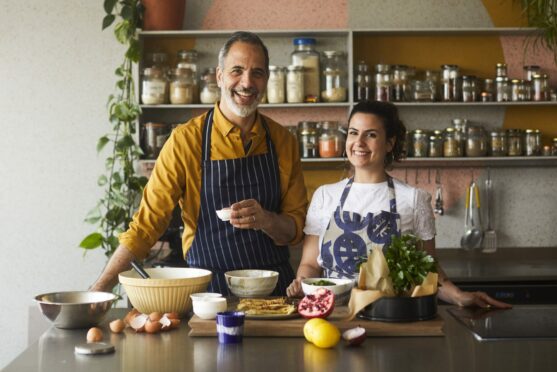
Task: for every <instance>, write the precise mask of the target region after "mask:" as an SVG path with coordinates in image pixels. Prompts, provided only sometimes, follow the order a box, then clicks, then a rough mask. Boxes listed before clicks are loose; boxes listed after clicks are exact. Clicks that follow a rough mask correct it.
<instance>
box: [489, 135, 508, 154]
mask: <svg viewBox="0 0 557 372" xmlns="http://www.w3.org/2000/svg"><path fill="white" fill-rule="evenodd" d="M507 152H508V146H507V132H506V131H505V130H503V129H495V130H492V131H491V133H490V141H489V154H490V155H491V156H507Z"/></svg>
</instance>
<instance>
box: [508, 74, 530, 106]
mask: <svg viewBox="0 0 557 372" xmlns="http://www.w3.org/2000/svg"><path fill="white" fill-rule="evenodd" d="M527 97H528V92H527V89H526V81H525V80H521V79H512V80H511V100H512V101H513V102H519V101H526V100H527Z"/></svg>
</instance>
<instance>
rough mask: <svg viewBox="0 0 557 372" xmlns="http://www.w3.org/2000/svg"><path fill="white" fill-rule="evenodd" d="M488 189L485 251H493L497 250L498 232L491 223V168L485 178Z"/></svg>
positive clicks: (486, 189) (486, 188)
mask: <svg viewBox="0 0 557 372" xmlns="http://www.w3.org/2000/svg"><path fill="white" fill-rule="evenodd" d="M485 191H486V198H485V202H486V208H487V230H486V231H485V233H484V244H483V250H482V252H484V253H493V252H495V251H496V250H497V233H496V232H495V230H494V229H493V226H492V225H491V219H492V218H493V181H492V180H491V169H488V170H487V179H486V180H485Z"/></svg>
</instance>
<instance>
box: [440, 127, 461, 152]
mask: <svg viewBox="0 0 557 372" xmlns="http://www.w3.org/2000/svg"><path fill="white" fill-rule="evenodd" d="M443 156H444V157H446V158H457V157H461V156H462V147H461V145H460V142H459V141H458V139H457V137H456V130H455V129H454V128H447V129H445V135H444V138H443Z"/></svg>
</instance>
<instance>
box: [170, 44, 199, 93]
mask: <svg viewBox="0 0 557 372" xmlns="http://www.w3.org/2000/svg"><path fill="white" fill-rule="evenodd" d="M197 59H198V54H197V50H195V49H190V50H185V49H182V50H179V51H178V59H177V62H176V68H189V69H190V70H191V73H192V80H193V91H194V95H193V101H192V103H197V102H198V101H197V97H199V85H198V82H197V81H198V80H199V79H198V72H197Z"/></svg>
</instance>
